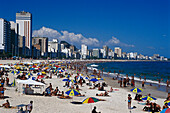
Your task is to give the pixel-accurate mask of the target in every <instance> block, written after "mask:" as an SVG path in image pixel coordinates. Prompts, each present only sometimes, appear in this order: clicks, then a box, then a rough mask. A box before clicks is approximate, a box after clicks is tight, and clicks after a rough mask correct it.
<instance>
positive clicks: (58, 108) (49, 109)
mask: <svg viewBox="0 0 170 113" xmlns="http://www.w3.org/2000/svg"><path fill="white" fill-rule="evenodd" d="M3 62H5V63H8V62H9V61H7V60H6V61H4V60H3V61H0V63H3ZM12 62H16V61H15V60H14V61H10V63H12ZM13 78H14V77H13V75H12V74H10V83H11V82H13ZM45 82H46V83H52V85H53V88H54V89H55V87H56V86H58V87H59V89H60V91H66V90H67V89H68V88H65V87H63V85H64V82H63V81H62V78H56V77H55V76H54V77H53V79H45ZM48 85H49V84H48ZM83 86H84V87H80V89H82V91H80V92H81V94H85V95H86V97H75V96H74V97H73V99H59V98H57V97H56V96H52V97H45V96H30V95H22V94H19V93H18V92H16V91H15V89H16V87H15V88H14V87H10V88H9V87H6V88H7V90H6V91H5V96H9V98H8V100H9V102H10V103H11V105H12V106H16V105H19V104H29V102H30V101H31V100H33V102H34V103H33V111H32V113H90V112H91V111H92V107H94V106H96V107H97V111H100V112H101V113H129V112H130V110H129V109H128V107H127V95H128V94H131V95H132V98H134V96H135V94H134V93H131V92H127V91H126V90H125V89H122V88H121V89H119V91H117V92H116V91H115V92H112V93H109V95H110V97H97V98H100V99H105V100H106V101H99V102H97V103H92V104H79V105H75V104H72V103H70V102H71V101H79V102H81V101H83V100H84V99H85V98H87V97H96V96H95V95H96V93H100V92H102V91H98V90H97V89H93V90H91V89H88V88H89V87H88V86H86V85H85V84H83ZM46 87H47V86H46ZM105 89H107V90H109V89H110V87H107V88H105ZM5 101H6V99H5V100H2V99H1V100H0V105H2V104H3V103H4V102H5ZM163 101H164V99H160V98H158V99H157V101H156V102H157V103H158V104H159V105H161V107H162V106H163ZM132 106H136V107H137V108H136V109H132V113H144V111H142V109H143V107H144V105H140V104H138V102H137V101H135V100H132ZM16 112H17V109H5V108H0V113H16Z"/></svg>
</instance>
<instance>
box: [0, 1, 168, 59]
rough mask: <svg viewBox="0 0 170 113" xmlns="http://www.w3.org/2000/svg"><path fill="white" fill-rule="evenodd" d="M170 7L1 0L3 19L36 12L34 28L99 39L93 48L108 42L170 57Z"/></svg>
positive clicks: (160, 3)
mask: <svg viewBox="0 0 170 113" xmlns="http://www.w3.org/2000/svg"><path fill="white" fill-rule="evenodd" d="M169 6H170V2H168V0H54V1H52V0H48V1H47V0H35V1H34V0H29V1H27V2H25V1H22V0H17V1H14V0H8V2H7V1H1V4H0V18H5V19H7V20H9V21H10V20H13V21H15V13H16V12H18V11H22V10H24V11H28V12H31V13H32V15H33V30H40V29H41V28H42V27H43V26H45V28H50V30H56V31H57V32H58V33H59V37H60V39H62V38H65V39H68V40H69V41H70V42H71V43H74V42H73V41H72V40H71V39H70V38H71V37H79V36H80V35H77V34H81V35H82V36H81V37H83V38H82V40H83V41H82V40H81V43H82V42H85V43H87V42H95V44H89V48H93V47H100V46H102V45H103V44H108V45H109V47H110V48H112V49H113V48H114V47H115V46H120V47H122V48H123V51H125V52H130V51H132V52H135V51H137V52H138V53H142V54H144V55H152V54H154V53H159V54H160V55H164V56H166V57H169V58H170V39H169V35H170V29H169V26H170V22H169V21H170V20H169V16H170V7H169ZM41 30H44V29H41ZM46 31H47V30H45V31H43V32H46ZM63 31H64V32H63ZM57 32H56V33H57ZM35 33H39V32H38V31H37V32H35ZM35 33H34V34H35ZM63 33H64V34H63ZM71 33H73V34H71ZM47 34H49V33H46V35H47ZM47 36H48V35H47ZM54 36H56V35H54ZM112 37H113V38H112ZM51 38H53V36H51ZM89 38H92V39H89ZM75 39H77V38H75ZM84 40H85V41H84ZM76 44H77V46H80V45H78V42H75V45H76ZM132 45H133V46H132Z"/></svg>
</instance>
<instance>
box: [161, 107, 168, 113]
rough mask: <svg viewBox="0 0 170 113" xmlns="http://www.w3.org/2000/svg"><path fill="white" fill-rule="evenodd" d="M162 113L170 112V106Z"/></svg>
mask: <svg viewBox="0 0 170 113" xmlns="http://www.w3.org/2000/svg"><path fill="white" fill-rule="evenodd" d="M160 113H170V108H165V109H163V110H162V111H161V112H160Z"/></svg>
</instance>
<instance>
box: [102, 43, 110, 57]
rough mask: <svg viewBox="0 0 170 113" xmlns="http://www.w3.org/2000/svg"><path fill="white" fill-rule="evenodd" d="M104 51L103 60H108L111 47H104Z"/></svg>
mask: <svg viewBox="0 0 170 113" xmlns="http://www.w3.org/2000/svg"><path fill="white" fill-rule="evenodd" d="M103 50H104V51H103V58H107V56H108V50H109V47H108V46H106V45H105V46H103Z"/></svg>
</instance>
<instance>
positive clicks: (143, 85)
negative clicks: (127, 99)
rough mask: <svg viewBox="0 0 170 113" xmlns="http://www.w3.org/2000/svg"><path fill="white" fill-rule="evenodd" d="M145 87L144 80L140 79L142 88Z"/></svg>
mask: <svg viewBox="0 0 170 113" xmlns="http://www.w3.org/2000/svg"><path fill="white" fill-rule="evenodd" d="M144 87H145V82H144V80H143V81H142V88H144Z"/></svg>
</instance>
